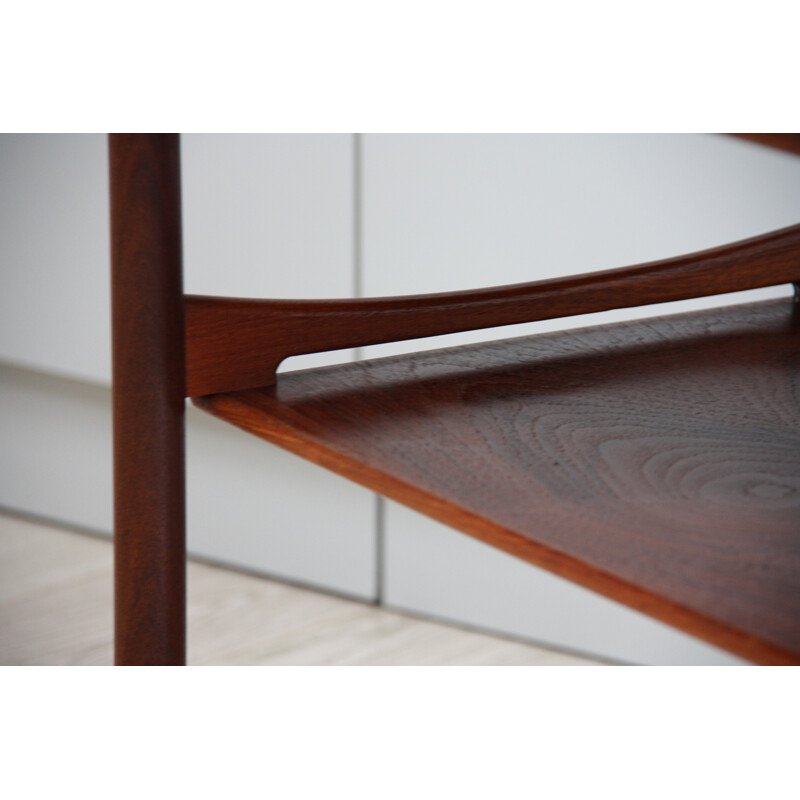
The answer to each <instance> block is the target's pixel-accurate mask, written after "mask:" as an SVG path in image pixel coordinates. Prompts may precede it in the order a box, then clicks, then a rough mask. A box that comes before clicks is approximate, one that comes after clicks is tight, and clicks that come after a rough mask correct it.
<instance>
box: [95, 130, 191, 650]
mask: <svg viewBox="0 0 800 800" xmlns="http://www.w3.org/2000/svg"><path fill="white" fill-rule="evenodd" d="M109 155H110V166H111V232H112V237H111V246H112V312H113V360H114V367H113V384H114V412H113V413H114V557H115V649H116V663H117V664H123V665H177V664H183V663H184V662H185V657H186V656H185V651H186V647H185V603H186V601H185V595H186V580H185V570H186V566H185V562H186V550H185V522H184V519H185V508H184V504H185V501H184V496H185V488H184V427H183V416H184V391H185V371H184V363H185V362H184V320H183V295H182V291H183V289H182V282H181V214H180V157H179V142H178V137H177V135H175V134H112V135H111V136H110V137H109Z"/></svg>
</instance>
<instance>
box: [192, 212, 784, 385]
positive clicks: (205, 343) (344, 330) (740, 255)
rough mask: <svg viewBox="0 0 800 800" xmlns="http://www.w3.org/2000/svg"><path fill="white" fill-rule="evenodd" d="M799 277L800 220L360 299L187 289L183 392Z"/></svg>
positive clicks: (270, 380) (261, 381) (271, 378)
mask: <svg viewBox="0 0 800 800" xmlns="http://www.w3.org/2000/svg"><path fill="white" fill-rule="evenodd" d="M796 280H800V225H795V226H793V227H790V228H784V229H782V230H779V231H774V232H772V233H769V234H766V235H764V236H757V237H755V238H752V239H747V240H744V241H741V242H736V243H734V244H729V245H725V246H724V247H718V248H714V249H712V250H706V251H703V252H701V253H692V254H691V255H687V256H679V257H678V258H670V259H666V260H663V261H654V262H652V263H649V264H643V265H641V266H637V267H625V268H623V269H617V270H607V271H604V272H594V273H589V274H584V275H577V276H573V277H569V278H556V279H553V280H544V281H536V282H533V283H523V284H516V285H511V286H499V287H495V288H492V289H480V290H476V291H468V292H453V293H445V294H432V295H417V296H411V297H390V298H369V299H360V300H239V299H235V298H223V297H199V296H187V298H186V357H187V396H189V397H192V396H195V395H202V394H214V393H218V392H229V391H234V390H238V389H248V388H252V387H256V386H266V385H268V384H271V383H274V381H275V370H276V369H277V367H278V364H279V363H280V362H281V361H282V360H283V359H284V358H287V357H288V356H293V355H300V354H302V353H316V352H321V351H325V350H340V349H343V348H350V347H363V346H367V345H373V344H383V343H385V342H396V341H401V340H404V339H419V338H422V337H426V336H437V335H440V334H445V333H455V332H456V331H466V330H476V329H480V328H492V327H495V326H498V325H511V324H514V323H519V322H533V321H535V320H541V319H554V318H557V317H568V316H572V315H575V314H588V313H592V312H595V311H606V310H608V309H612V308H627V307H632V306H640V305H647V304H650V303H664V302H669V301H673V300H684V299H686V298H690V297H704V296H708V295H713V294H722V293H725V292H735V291H741V290H744V289H756V288H759V287H762V286H772V285H776V284H780V283H791V282H794V281H796Z"/></svg>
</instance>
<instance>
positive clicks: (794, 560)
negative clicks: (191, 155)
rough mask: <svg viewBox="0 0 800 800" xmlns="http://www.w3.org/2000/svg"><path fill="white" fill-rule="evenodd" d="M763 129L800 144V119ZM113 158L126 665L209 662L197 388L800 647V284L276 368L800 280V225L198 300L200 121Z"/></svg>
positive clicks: (725, 642)
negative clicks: (399, 283)
mask: <svg viewBox="0 0 800 800" xmlns="http://www.w3.org/2000/svg"><path fill="white" fill-rule="evenodd" d="M745 136H746V138H751V139H753V140H755V141H759V142H762V143H764V142H766V143H768V144H773V146H777V147H781V148H782V149H788V150H792V151H794V152H800V144H798V141H799V140H798V137H797V135H794V134H779V135H778V134H776V135H771V134H746V135H745ZM771 137H772V138H771ZM111 165H112V244H113V304H114V365H115V366H114V398H115V400H114V421H115V486H116V505H115V508H116V511H115V528H116V574H117V584H116V586H117V589H116V620H117V662H118V663H123V664H171V663H172V664H174V663H183V659H184V592H185V588H184V577H183V569H184V558H185V551H184V528H183V526H184V522H183V515H184V507H183V504H184V488H183V420H182V414H183V399H184V396H185V395H186V396H193V397H194V402H195V403H196V404H197V405H198V406H200V407H201V408H204V409H206V410H207V411H210V412H211V413H213V414H215V415H217V416H219V417H222V418H223V419H226V420H228V421H230V422H232V423H233V424H235V425H237V426H239V427H241V428H243V429H245V430H248V431H250V432H252V433H254V434H256V435H258V436H261V437H262V438H264V439H267V440H269V441H271V442H274V443H276V444H278V445H280V446H282V447H284V448H286V449H288V450H291V451H293V452H295V453H297V454H299V455H301V456H303V457H305V458H308V459H310V460H312V461H314V462H316V463H318V464H321V465H323V466H325V467H327V468H329V469H331V470H333V471H335V472H338V473H340V474H342V475H344V476H346V477H348V478H351V479H353V480H355V481H357V482H359V483H361V484H363V485H364V486H367V487H369V488H372V489H375V490H376V491H378V492H380V493H382V494H384V495H386V496H389V497H392V498H394V499H396V500H398V501H400V502H402V503H404V504H406V505H408V506H410V507H412V508H415V509H417V510H419V511H422V512H423V513H426V514H428V515H429V516H432V517H434V518H436V519H438V520H440V521H442V522H445V523H447V524H449V525H451V526H453V527H455V528H457V529H459V530H461V531H463V532H465V533H468V534H470V535H472V536H475V537H477V538H479V539H482V540H483V541H486V542H488V543H489V544H492V545H494V546H496V547H499V548H500V549H502V550H505V551H507V552H509V553H512V554H513V555H516V556H519V557H520V558H523V559H525V560H527V561H529V562H531V563H533V564H537V565H538V566H541V567H543V568H545V569H547V570H550V571H551V572H554V573H556V574H559V575H561V576H563V577H565V578H568V579H570V580H573V581H575V582H577V583H579V584H582V585H584V586H586V587H589V588H591V589H594V590H596V591H598V592H600V593H602V594H605V595H606V596H608V597H611V598H614V599H616V600H618V601H620V602H622V603H625V604H627V605H629V606H631V607H633V608H636V609H639V610H640V611H643V612H644V613H646V614H649V615H651V616H653V617H655V618H658V619H660V620H662V621H664V622H667V623H669V624H672V625H674V626H675V627H677V628H680V629H682V630H684V631H687V632H688V633H691V634H694V635H696V636H698V637H700V638H702V639H705V640H706V641H708V642H711V643H713V644H715V645H717V646H719V647H722V648H725V649H727V650H729V651H731V652H733V653H737V654H739V655H741V656H743V657H744V658H746V659H749V660H751V661H754V662H757V663H765V664H798V663H800V407H799V405H798V404H800V338H799V337H798V334H800V307H798V305H797V304H796V303H794V302H793V301H792V300H790V299H786V300H776V301H769V302H764V303H756V304H749V305H740V306H730V307H725V308H721V309H715V310H710V311H703V312H698V313H694V314H681V315H673V316H668V317H663V318H660V319H650V320H646V321H639V322H632V323H624V324H615V325H607V326H602V327H594V328H584V329H578V330H572V331H567V332H562V333H556V334H543V335H539V336H533V337H525V338H518V339H510V340H505V341H498V342H491V343H487V344H481V345H473V346H468V347H460V348H449V349H446V350H437V351H428V352H424V353H417V354H414V355H407V356H398V357H393V358H386V359H378V360H374V361H365V362H360V363H355V364H346V365H342V366H336V367H327V368H321V369H315V370H306V371H302V372H295V373H289V374H286V375H281V376H280V377H279V378H278V379H277V381H276V380H275V368H276V367H277V365H278V363H279V362H280V361H281V360H282V359H283V358H285V357H286V356H288V355H293V354H295V353H302V352H314V351H317V350H325V349H336V348H341V347H352V346H358V345H367V344H374V343H380V342H386V341H396V340H400V339H407V338H416V337H421V336H430V335H435V334H437V333H447V332H452V331H456V330H469V329H475V328H483V327H492V326H495V325H501V324H511V323H514V322H522V321H526V320H535V319H543V318H549V317H557V316H568V315H571V314H580V313H587V312H589V311H597V310H602V309H607V308H619V307H625V306H635V305H643V304H647V303H653V302H662V301H665V300H675V299H681V298H684V297H697V296H704V295H710V294H716V293H720V292H730V291H736V290H740V289H748V288H755V287H758V286H768V285H775V284H780V283H787V282H797V281H798V279H800V226H795V227H793V228H787V229H784V230H782V231H776V232H774V233H771V234H767V235H765V236H762V237H756V238H755V239H751V240H747V241H743V242H739V243H735V244H732V245H728V246H725V247H721V248H717V249H715V250H710V251H705V252H703V253H698V254H693V255H690V256H681V257H679V258H675V259H669V260H667V261H663V262H657V263H654V264H648V265H643V266H641V267H632V268H625V269H620V270H611V271H608V272H604V273H595V274H593V275H584V276H577V277H575V278H570V279H559V280H554V281H542V282H538V283H532V284H523V285H518V286H511V287H497V288H494V289H487V290H481V291H476V292H456V293H452V294H447V295H428V296H420V297H408V298H387V299H374V300H333V301H269V300H265V301H251V300H237V299H234V298H203V297H186V298H185V299H184V297H183V295H182V289H181V281H180V215H179V211H180V206H179V186H180V184H179V155H178V141H177V137H176V136H173V135H166V134H162V135H152V134H130V135H120V134H117V135H112V137H111ZM184 308H185V313H186V328H185V330H186V334H185V338H184V327H183V326H184V321H183V320H184ZM198 395H203V396H198Z"/></svg>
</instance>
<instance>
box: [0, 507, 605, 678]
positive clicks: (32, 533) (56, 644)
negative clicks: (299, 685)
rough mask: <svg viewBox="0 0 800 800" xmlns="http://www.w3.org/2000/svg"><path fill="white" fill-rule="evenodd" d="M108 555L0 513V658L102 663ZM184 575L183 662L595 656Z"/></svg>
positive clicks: (99, 544) (432, 661)
mask: <svg viewBox="0 0 800 800" xmlns="http://www.w3.org/2000/svg"><path fill="white" fill-rule="evenodd" d="M111 565H112V550H111V545H110V543H109V542H107V541H104V540H102V539H97V538H92V537H90V536H85V535H82V534H78V533H73V532H68V531H64V530H60V529H56V528H51V527H47V526H44V525H40V524H36V523H32V522H30V521H27V520H21V519H17V518H12V517H6V516H0V664H3V665H11V664H17V665H39V664H50V665H107V664H110V663H111V661H112V611H111V609H112V605H111V601H112V580H111ZM188 586H189V589H188V617H189V623H188V634H189V663H190V664H196V665H210V664H218V665H222V664H230V665H234V664H241V665H270V664H272V665H348V664H350V665H413V664H420V665H530V666H533V665H576V666H577V665H590V664H595V663H598V662H594V661H591V660H589V659H585V658H580V657H578V656H574V655H569V654H566V653H560V652H558V651H554V650H548V649H545V648H541V647H534V646H532V645H527V644H523V643H519V642H514V641H509V640H505V639H501V638H498V637H493V636H488V635H485V634H481V633H476V632H472V631H465V630H461V629H459V628H454V627H450V626H448V625H443V624H440V623H437V622H431V621H427V620H420V619H415V618H412V617H408V616H405V615H402V614H398V613H394V612H391V611H387V610H385V609H382V608H376V607H374V606H371V605H367V604H365V603H359V602H356V601H351V600H346V599H343V598H338V597H332V596H330V595H326V594H322V593H319V592H314V591H311V590H308V589H302V588H298V587H296V586H289V585H286V584H282V583H279V582H277V581H271V580H266V579H263V578H258V577H254V576H252V575H244V574H241V573H238V572H235V571H232V570H227V569H222V568H219V567H213V566H209V565H207V564H201V563H196V562H190V563H189V569H188Z"/></svg>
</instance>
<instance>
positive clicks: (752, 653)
mask: <svg viewBox="0 0 800 800" xmlns="http://www.w3.org/2000/svg"><path fill="white" fill-rule="evenodd" d="M353 366H354V365H342V366H341V368H342V369H346V368H348V367H353ZM327 369H331V368H330V367H328V368H327ZM256 392H257V393H258V394H259V396H260V401H261V402H260V405H262V406H263V404H264V398H265V397H266V396H267V395H269V403H270V404H274V407H275V409H276V412H277V411H278V410H279V408H280V402H279V401H278V400H277V399H276V398H275V397H274V395H273V394H272V392H274V389H273V388H272V387H264V388H263V389H261V390H249V391H245V392H237V393H232V394H217V395H209V396H204V397H195V398H193V399H192V402H193V403H194V405H196V406H197V407H198V408H201V409H203V410H204V411H207V412H208V413H210V414H212V415H214V416H216V417H219V418H220V419H224V420H225V421H227V422H229V423H231V424H233V425H235V426H236V427H238V428H241V429H242V430H244V431H247V432H248V433H252V434H254V435H256V436H259V437H260V438H262V439H264V440H266V441H268V442H271V443H272V444H275V445H278V446H279V447H281V448H283V449H284V450H287V451H289V452H292V453H294V454H296V455H298V456H301V457H302V458H304V459H306V460H308V461H311V462H313V463H315V464H317V465H319V466H321V467H323V468H325V469H328V470H330V471H332V472H335V473H336V474H338V475H341V476H342V477H344V478H347V479H349V480H352V481H354V482H355V483H358V484H360V485H361V486H363V487H365V488H367V489H370V490H372V491H375V492H378V493H379V494H381V495H383V496H384V497H388V498H389V499H391V500H395V501H396V502H398V503H400V504H402V505H404V506H407V507H408V508H411V509H412V510H414V511H418V512H419V513H422V514H424V515H425V516H428V517H431V518H432V519H435V520H437V521H438V522H441V523H443V524H444V525H447V526H448V527H451V528H454V529H456V530H458V531H460V532H461V533H464V534H467V535H468V536H471V537H473V538H475V539H477V540H479V541H482V542H484V543H485V544H488V545H490V546H492V547H496V548H498V549H499V550H502V551H504V552H506V553H508V554H510V555H512V556H515V557H517V558H520V559H522V560H524V561H527V562H528V563H530V564H533V565H534V566H537V567H540V568H542V569H544V570H546V571H548V572H551V573H553V574H555V575H558V576H559V577H562V578H564V579H566V580H568V581H570V582H572V583H576V584H578V585H580V586H583V587H584V588H586V589H589V590H591V591H594V592H597V593H598V594H601V595H603V596H605V597H607V598H609V599H611V600H614V601H616V602H619V603H621V604H623V605H625V606H628V607H629V608H632V609H634V610H636V611H639V612H641V613H643V614H645V615H647V616H648V617H651V618H653V619H657V620H659V621H661V622H663V623H665V624H667V625H669V626H671V627H674V628H677V629H679V630H681V631H683V632H685V633H687V634H689V635H691V636H695V637H697V638H699V639H702V640H703V641H705V642H708V643H709V644H711V645H714V646H715V647H719V648H721V649H723V650H725V651H727V652H730V653H733V654H735V655H738V656H740V657H742V658H743V659H746V660H748V661H751V662H753V663H756V664H761V665H770V666H773V665H774V666H793V665H794V666H796V665H800V655H798V654H797V653H793V652H791V651H789V650H786V649H785V648H782V647H780V646H778V645H775V644H773V643H771V642H767V641H764V640H761V639H758V638H756V637H754V636H753V635H751V634H749V633H746V632H745V631H742V630H740V629H738V628H735V627H734V626H731V625H728V624H725V623H722V622H720V621H719V620H715V619H713V618H711V617H708V616H706V615H704V614H702V613H700V612H698V611H695V610H693V609H691V608H688V607H686V606H683V605H681V604H679V603H676V602H674V601H672V600H669V599H665V598H664V597H662V596H660V595H658V594H656V593H654V592H652V591H650V590H648V589H646V588H644V587H642V586H638V585H635V584H632V583H629V582H627V581H623V580H621V579H619V578H617V577H615V576H614V575H611V574H609V573H608V572H606V571H604V570H602V569H599V568H596V567H593V566H591V565H589V564H587V563H586V562H584V561H581V560H580V559H578V558H575V557H574V556H571V555H569V554H567V553H563V552H561V551H559V550H557V549H555V548H552V547H549V546H547V545H543V544H540V543H537V542H535V541H533V540H531V539H530V538H528V537H526V536H524V535H522V534H520V533H518V532H516V531H514V530H513V529H510V528H508V527H505V526H502V525H500V524H497V523H493V522H492V521H491V520H489V519H486V518H484V517H481V516H479V515H477V514H474V513H472V512H469V511H467V510H465V509H463V508H461V507H460V506H458V505H456V504H454V503H452V502H449V501H448V500H446V499H444V498H440V497H436V496H433V495H432V494H430V493H427V492H425V491H424V490H422V489H420V488H419V487H416V486H414V485H412V484H409V483H407V482H405V481H403V480H401V479H398V478H396V477H394V476H392V475H389V474H387V473H385V472H382V471H381V470H379V469H377V468H374V467H372V466H370V465H369V464H367V463H365V462H362V461H360V460H358V459H356V458H353V457H351V456H348V455H347V454H346V453H344V452H342V451H340V450H337V449H334V448H331V447H330V446H328V445H327V444H325V443H323V442H322V441H320V440H318V438H317V437H315V436H314V434H313V432H312V431H310V430H308V429H302V428H301V427H300V426H293V425H291V424H289V423H287V422H284V421H283V420H281V419H280V418H279V416H278V415H277V413H276V414H275V415H271V414H267V413H264V411H263V410H260V409H256V408H254V406H253V405H251V404H249V403H248V402H247V397H248V395H249V394H251V393H256Z"/></svg>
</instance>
